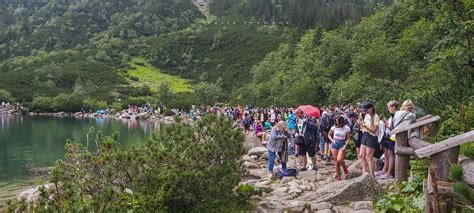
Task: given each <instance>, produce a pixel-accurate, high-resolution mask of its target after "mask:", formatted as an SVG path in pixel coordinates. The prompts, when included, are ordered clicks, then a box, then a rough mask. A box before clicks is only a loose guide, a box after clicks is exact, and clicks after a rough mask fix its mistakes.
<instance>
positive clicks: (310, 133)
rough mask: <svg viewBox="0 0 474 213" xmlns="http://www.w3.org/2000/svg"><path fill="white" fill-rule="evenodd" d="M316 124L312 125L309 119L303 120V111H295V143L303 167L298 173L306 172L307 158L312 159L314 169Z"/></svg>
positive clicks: (314, 168)
mask: <svg viewBox="0 0 474 213" xmlns="http://www.w3.org/2000/svg"><path fill="white" fill-rule="evenodd" d="M317 128H318V127H317V126H316V124H314V123H313V122H312V120H311V118H306V119H305V118H304V114H303V110H301V109H296V126H295V143H296V145H297V147H298V148H297V149H298V155H299V156H301V159H302V161H303V167H302V168H301V169H300V171H306V170H307V163H308V160H307V156H306V155H308V156H309V157H310V158H311V159H312V163H313V168H312V169H313V170H317V168H316V155H315V154H316V141H315V133H316V130H317Z"/></svg>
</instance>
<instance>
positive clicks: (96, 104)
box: [84, 98, 108, 112]
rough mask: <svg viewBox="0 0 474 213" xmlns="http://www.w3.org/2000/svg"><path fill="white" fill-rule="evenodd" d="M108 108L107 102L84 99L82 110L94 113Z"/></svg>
mask: <svg viewBox="0 0 474 213" xmlns="http://www.w3.org/2000/svg"><path fill="white" fill-rule="evenodd" d="M107 107H108V105H107V102H105V101H100V100H95V99H93V98H86V99H85V100H84V109H85V110H92V111H94V112H95V111H96V110H99V109H106V108H107Z"/></svg>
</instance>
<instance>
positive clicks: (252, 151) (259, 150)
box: [247, 147, 267, 157]
mask: <svg viewBox="0 0 474 213" xmlns="http://www.w3.org/2000/svg"><path fill="white" fill-rule="evenodd" d="M266 152H267V148H265V147H254V148H251V149H250V150H249V151H248V153H247V154H248V155H257V156H259V157H260V156H262V155H263V153H266Z"/></svg>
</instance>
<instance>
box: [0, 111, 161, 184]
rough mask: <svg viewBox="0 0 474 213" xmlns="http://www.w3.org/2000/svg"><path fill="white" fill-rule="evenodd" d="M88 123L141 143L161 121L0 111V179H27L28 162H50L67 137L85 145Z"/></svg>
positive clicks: (124, 142)
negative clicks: (65, 116)
mask: <svg viewBox="0 0 474 213" xmlns="http://www.w3.org/2000/svg"><path fill="white" fill-rule="evenodd" d="M91 127H94V128H95V129H96V130H99V131H102V132H103V133H104V134H105V135H112V133H114V132H117V131H118V132H120V137H119V143H120V144H121V145H123V146H125V147H130V146H134V145H137V146H138V145H141V144H144V143H145V142H146V141H147V139H148V138H149V137H150V136H151V133H152V132H157V131H159V130H160V129H161V127H162V125H161V124H160V123H159V122H152V121H144V120H115V119H106V118H101V119H99V118H80V119H79V118H57V117H31V116H8V115H0V182H11V181H18V180H25V179H28V178H29V177H30V176H31V174H30V172H28V169H27V166H28V165H35V166H52V165H53V164H54V162H55V161H56V160H58V159H62V158H63V157H64V152H65V150H64V144H65V141H66V139H68V138H71V139H74V141H76V142H80V143H82V144H84V145H85V144H86V134H87V133H88V132H89V129H90V128H91ZM89 137H90V138H89V143H90V144H89V146H90V147H92V146H95V143H94V138H95V134H93V135H91V136H89Z"/></svg>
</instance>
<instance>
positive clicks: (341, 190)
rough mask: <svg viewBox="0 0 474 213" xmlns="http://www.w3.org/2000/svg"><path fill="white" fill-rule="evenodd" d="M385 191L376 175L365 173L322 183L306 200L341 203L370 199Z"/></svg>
mask: <svg viewBox="0 0 474 213" xmlns="http://www.w3.org/2000/svg"><path fill="white" fill-rule="evenodd" d="M383 192H384V190H383V189H382V187H380V185H379V184H378V183H377V181H376V180H375V178H374V177H372V176H371V175H369V174H364V175H362V176H360V177H358V178H354V179H350V180H343V181H334V182H331V183H327V184H325V185H322V187H321V188H319V189H318V190H317V191H316V192H315V193H312V194H309V195H308V196H307V197H306V200H314V201H315V202H317V203H319V202H329V203H332V204H335V205H339V204H344V203H349V202H355V201H361V200H366V201H370V200H373V199H374V198H376V197H377V196H379V195H380V194H382V193H383Z"/></svg>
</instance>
